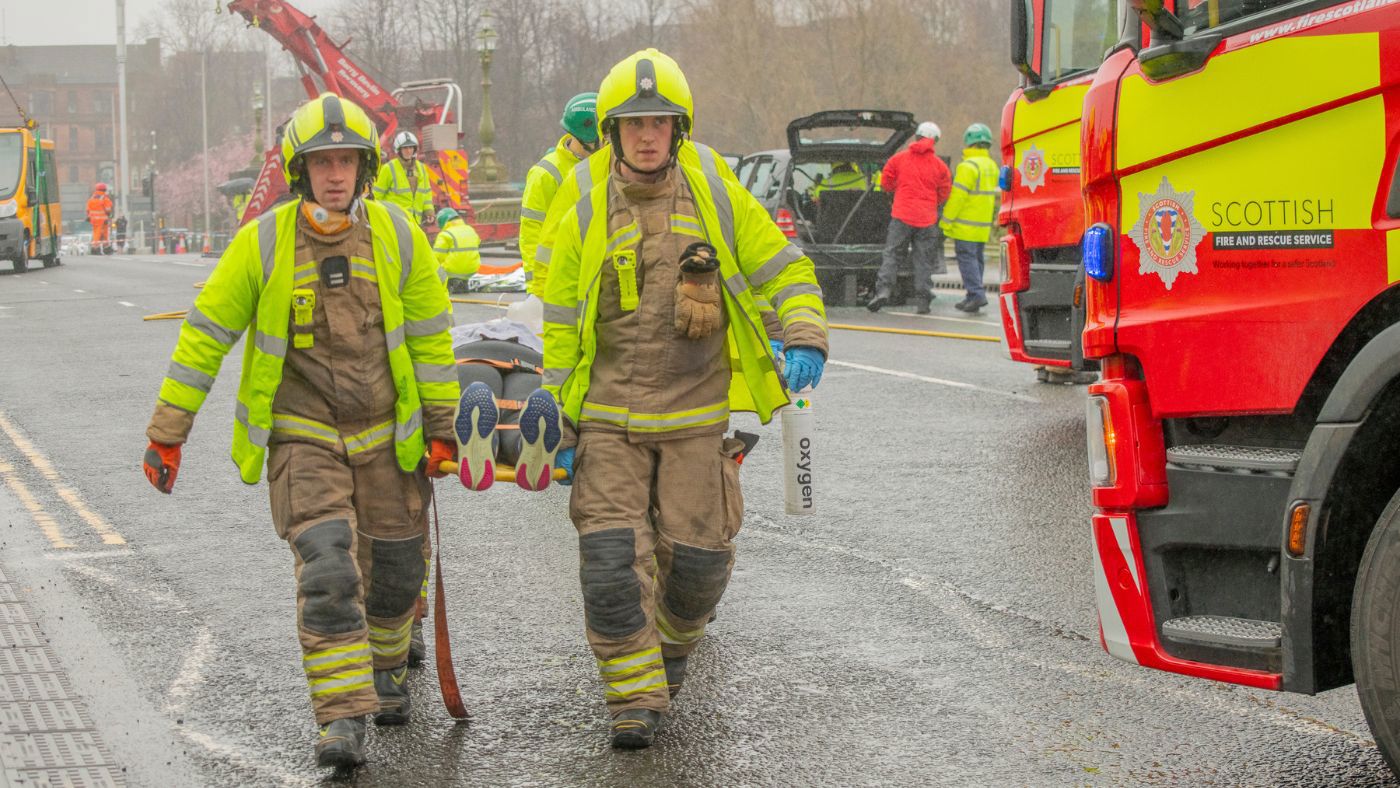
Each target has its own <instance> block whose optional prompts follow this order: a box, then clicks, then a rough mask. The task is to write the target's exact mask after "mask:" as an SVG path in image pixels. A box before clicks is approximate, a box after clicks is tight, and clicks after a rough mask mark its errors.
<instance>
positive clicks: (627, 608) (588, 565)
mask: <svg viewBox="0 0 1400 788" xmlns="http://www.w3.org/2000/svg"><path fill="white" fill-rule="evenodd" d="M578 552H579V570H578V575H579V582H580V584H581V585H582V586H583V612H584V618H586V619H587V621H588V628H589V629H591V630H593V631H594V632H597V633H598V634H599V635H602V636H603V637H605V638H611V639H613V640H621V639H622V638H625V637H627V636H628V635H631V634H632V633H633V632H636V631H637V630H639V629H641V628H642V627H644V626H646V623H647V615H646V613H645V612H644V611H643V610H642V584H641V581H639V580H638V579H637V573H636V572H635V571H633V570H632V563H633V562H634V561H635V560H636V554H637V541H636V536H635V535H634V534H633V533H632V529H631V528H610V529H608V530H606V531H598V532H596V533H591V534H585V535H583V536H580V537H579V538H578Z"/></svg>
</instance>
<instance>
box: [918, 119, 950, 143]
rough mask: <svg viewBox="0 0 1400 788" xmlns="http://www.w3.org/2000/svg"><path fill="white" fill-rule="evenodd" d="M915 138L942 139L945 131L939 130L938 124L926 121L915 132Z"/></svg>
mask: <svg viewBox="0 0 1400 788" xmlns="http://www.w3.org/2000/svg"><path fill="white" fill-rule="evenodd" d="M914 136H915V137H926V138H928V139H931V140H936V139H941V138H942V137H943V130H942V129H940V128H938V124H937V123H934V122H933V121H931V120H926V121H924V122H923V123H920V124H919V128H918V129H916V130H915V131H914Z"/></svg>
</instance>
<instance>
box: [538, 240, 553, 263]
mask: <svg viewBox="0 0 1400 788" xmlns="http://www.w3.org/2000/svg"><path fill="white" fill-rule="evenodd" d="M551 254H553V251H552V250H550V248H549V247H548V246H545V245H544V244H540V245H539V246H536V247H535V262H537V263H548V262H549V257H550V255H551Z"/></svg>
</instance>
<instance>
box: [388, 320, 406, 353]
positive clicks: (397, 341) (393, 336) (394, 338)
mask: <svg viewBox="0 0 1400 788" xmlns="http://www.w3.org/2000/svg"><path fill="white" fill-rule="evenodd" d="M384 344H385V345H387V346H388V348H389V352H390V353H392V352H394V348H396V347H398V346H399V345H402V344H403V326H399V327H398V328H395V329H392V330H390V331H385V332H384Z"/></svg>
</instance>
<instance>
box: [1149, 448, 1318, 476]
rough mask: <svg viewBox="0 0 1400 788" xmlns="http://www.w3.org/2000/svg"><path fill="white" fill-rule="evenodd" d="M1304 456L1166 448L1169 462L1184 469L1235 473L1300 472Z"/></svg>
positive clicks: (1297, 453)
mask: <svg viewBox="0 0 1400 788" xmlns="http://www.w3.org/2000/svg"><path fill="white" fill-rule="evenodd" d="M1302 456H1303V453H1302V452H1301V451H1297V450H1294V449H1274V448H1269V447H1263V446H1219V445H1215V444H1202V445H1196V446H1173V447H1171V448H1170V449H1167V463H1168V464H1170V465H1176V466H1180V467H1184V468H1213V469H1215V470H1222V471H1234V472H1236V473H1268V474H1275V475H1292V474H1293V472H1294V471H1296V470H1298V460H1299V459H1301V458H1302Z"/></svg>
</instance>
